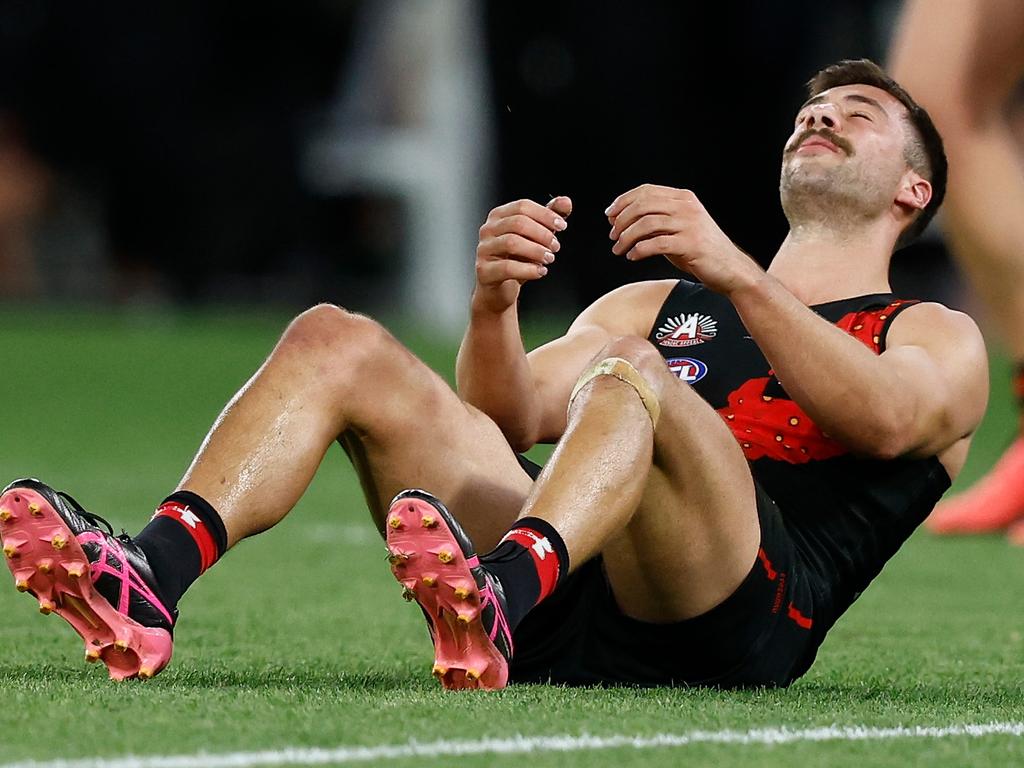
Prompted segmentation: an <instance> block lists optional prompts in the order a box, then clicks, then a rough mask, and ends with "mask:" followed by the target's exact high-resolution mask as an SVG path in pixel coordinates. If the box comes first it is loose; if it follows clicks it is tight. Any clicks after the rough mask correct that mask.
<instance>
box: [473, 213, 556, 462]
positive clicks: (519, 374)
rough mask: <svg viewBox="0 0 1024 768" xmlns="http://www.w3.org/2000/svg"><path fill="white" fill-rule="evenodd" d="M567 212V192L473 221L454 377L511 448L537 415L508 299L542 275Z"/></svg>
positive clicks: (522, 440)
mask: <svg viewBox="0 0 1024 768" xmlns="http://www.w3.org/2000/svg"><path fill="white" fill-rule="evenodd" d="M571 212H572V201H571V200H570V199H569V198H568V197H556V198H555V199H553V200H552V201H551V202H550V203H548V205H547V206H543V205H540V204H539V203H536V202H533V201H532V200H518V201H516V202H514V203H508V204H506V205H501V206H498V207H497V208H495V209H494V210H492V211H491V212H490V213H489V214H488V216H487V221H485V222H484V225H483V226H482V227H480V243H479V245H478V246H477V254H476V277H477V284H476V289H475V290H474V292H473V301H472V305H471V309H470V319H469V327H468V328H467V329H466V335H465V337H464V338H463V340H462V346H461V347H460V349H459V355H458V358H457V360H456V365H455V376H456V381H457V382H458V389H459V394H460V395H461V396H462V398H463V400H465V401H466V402H468V403H470V404H472V405H475V406H476V407H477V408H479V409H480V410H482V411H483V412H484V413H486V414H487V415H489V416H490V417H491V418H492V419H494V421H495V423H497V424H498V426H499V427H500V428H501V430H502V432H503V433H504V434H505V437H506V438H507V439H508V441H509V442H510V443H511V444H512V445H513V446H516V447H521V446H523V445H525V444H526V443H528V442H529V440H530V436H531V435H533V434H535V433H536V432H537V429H538V423H539V419H540V407H539V404H538V403H539V397H540V395H539V393H538V391H537V388H536V386H535V385H534V382H533V376H532V373H531V371H530V366H529V363H528V362H527V360H526V351H525V350H524V349H523V341H522V338H521V336H520V334H519V313H518V311H517V307H516V302H517V301H518V299H519V291H520V289H521V288H522V286H523V284H524V283H526V282H529V281H531V280H539V279H541V278H543V277H544V276H545V275H546V274H547V271H548V270H547V267H548V265H549V264H551V263H552V262H553V261H554V258H555V257H554V254H555V253H557V252H558V251H559V249H560V244H559V242H558V238H557V237H556V234H557V233H558V232H561V231H563V230H564V229H565V228H566V226H567V223H566V221H565V218H564V217H566V216H568V215H569V214H570V213H571Z"/></svg>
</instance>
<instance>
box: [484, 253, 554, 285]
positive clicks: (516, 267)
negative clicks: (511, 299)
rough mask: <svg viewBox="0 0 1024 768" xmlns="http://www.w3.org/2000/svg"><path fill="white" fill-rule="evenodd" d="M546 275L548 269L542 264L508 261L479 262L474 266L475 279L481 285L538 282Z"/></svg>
mask: <svg viewBox="0 0 1024 768" xmlns="http://www.w3.org/2000/svg"><path fill="white" fill-rule="evenodd" d="M547 273H548V268H547V267H545V266H544V265H543V264H527V263H525V262H522V261H510V260H508V259H497V260H494V261H480V262H477V265H476V279H477V282H479V283H480V284H481V285H498V284H499V283H503V282H505V281H506V280H519V281H522V282H525V281H528V280H539V279H540V278H542V277H544V275H546V274H547Z"/></svg>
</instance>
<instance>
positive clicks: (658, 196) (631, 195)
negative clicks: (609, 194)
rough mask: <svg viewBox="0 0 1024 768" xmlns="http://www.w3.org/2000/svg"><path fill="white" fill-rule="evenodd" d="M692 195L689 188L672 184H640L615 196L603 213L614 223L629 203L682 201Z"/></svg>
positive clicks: (609, 221)
mask: <svg viewBox="0 0 1024 768" xmlns="http://www.w3.org/2000/svg"><path fill="white" fill-rule="evenodd" d="M692 196H693V193H691V191H690V190H689V189H677V188H676V187H674V186H660V185H659V184H641V185H640V186H637V187H634V188H633V189H630V190H629V191H628V193H624V194H623V195H620V196H618V197H617V198H615V200H614V202H613V203H612V204H611V205H610V206H608V207H607V208H606V209H605V211H604V214H605V216H607V217H608V223H609V224H611V225H614V224H615V221H616V220H617V218H618V217H620V216H621V215H622V214H623V212H624V211H625V210H626V209H627V208H629V207H630V206H631V205H635V204H637V203H643V202H644V201H650V200H678V201H682V200H687V199H689V198H690V197H692ZM622 228H625V226H624V227H622ZM622 228H621V229H620V231H621V230H622Z"/></svg>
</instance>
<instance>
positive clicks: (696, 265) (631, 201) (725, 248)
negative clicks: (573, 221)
mask: <svg viewBox="0 0 1024 768" xmlns="http://www.w3.org/2000/svg"><path fill="white" fill-rule="evenodd" d="M605 215H606V216H607V217H608V223H609V224H611V225H612V230H611V232H610V233H609V234H608V237H609V238H611V239H612V240H614V241H615V245H613V246H612V253H614V254H615V255H616V256H623V255H624V256H625V257H626V258H627V259H629V260H631V261H636V260H639V259H647V258H650V257H651V256H659V255H661V256H665V257H666V258H667V259H668V260H669V261H670V262H672V263H673V264H674V265H675V266H676V267H678V268H679V269H681V270H683V271H685V272H689V273H690V274H692V275H693V276H694V277H696V278H697V279H698V280H700V281H701V282H702V283H704V285H706V286H707V287H708V288H710V289H711V290H713V291H717V292H719V293H723V294H726V295H728V294H730V293H732V292H733V291H735V290H737V289H739V288H741V287H745V286H747V285H749V284H750V283H751V282H752V281H756V280H757V279H758V278H760V277H761V276H763V274H764V272H763V271H762V270H761V268H760V267H758V266H757V264H755V263H754V262H753V261H752V260H751V259H750V257H748V256H747V255H746V254H745V253H743V251H741V250H740V249H739V248H737V247H736V245H735V244H734V243H733V242H732V241H731V240H730V239H729V238H728V237H727V236H726V234H725V233H724V232H723V231H722V230H721V228H719V226H718V224H716V223H715V220H714V219H712V218H711V216H710V214H708V212H707V211H706V210H705V209H704V206H703V205H702V204H701V202H700V200H698V199H697V196H696V195H695V194H693V192H691V191H690V190H688V189H675V188H673V187H662V186H658V185H656V184H643V185H641V186H639V187H636V188H635V189H631V190H630V191H629V192H626V193H624V194H622V195H619V196H618V197H617V198H615V201H614V202H613V203H612V204H611V205H610V206H609V207H608V209H607V210H606V211H605Z"/></svg>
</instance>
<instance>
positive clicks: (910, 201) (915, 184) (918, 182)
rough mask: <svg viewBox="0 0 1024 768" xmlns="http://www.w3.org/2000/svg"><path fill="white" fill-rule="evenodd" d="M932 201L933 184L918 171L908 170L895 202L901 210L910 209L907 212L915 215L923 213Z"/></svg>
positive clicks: (901, 182)
mask: <svg viewBox="0 0 1024 768" xmlns="http://www.w3.org/2000/svg"><path fill="white" fill-rule="evenodd" d="M931 199H932V185H931V182H929V181H928V179H926V178H924V177H923V176H921V175H920V174H919V173H918V172H917V171H914V170H908V171H907V172H906V173H905V174H903V178H902V179H901V180H900V187H899V189H898V190H897V191H896V199H895V200H894V201H893V202H895V203H896V204H897V205H898V206H900V207H901V208H908V209H909V211H907V212H908V213H910V214H913V213H916V212H917V211H923V210H924V209H925V206H927V205H928V201H929V200H931Z"/></svg>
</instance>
